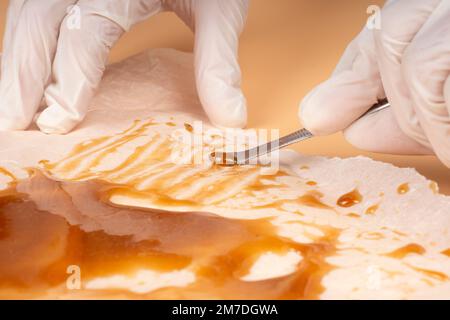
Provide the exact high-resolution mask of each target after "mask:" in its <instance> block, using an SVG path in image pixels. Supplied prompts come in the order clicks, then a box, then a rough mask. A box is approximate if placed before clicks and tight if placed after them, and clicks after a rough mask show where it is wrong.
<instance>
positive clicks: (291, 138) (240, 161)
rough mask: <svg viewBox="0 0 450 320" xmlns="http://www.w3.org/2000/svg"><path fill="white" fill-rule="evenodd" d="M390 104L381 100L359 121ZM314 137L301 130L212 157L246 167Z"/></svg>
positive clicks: (226, 164) (229, 163) (225, 163)
mask: <svg viewBox="0 0 450 320" xmlns="http://www.w3.org/2000/svg"><path fill="white" fill-rule="evenodd" d="M389 107H390V104H389V101H388V100H387V99H384V100H381V101H379V102H378V103H376V104H375V105H373V106H372V107H371V108H370V109H369V110H368V111H367V112H366V113H364V114H363V115H362V116H361V117H359V118H358V119H357V120H359V119H361V118H363V117H366V116H368V115H371V114H374V113H377V112H380V111H381V110H384V109H386V108H389ZM312 137H314V135H313V134H312V133H311V132H309V131H308V130H306V129H300V130H298V131H295V132H293V133H291V134H288V135H287V136H284V137H281V138H280V139H278V140H273V141H271V142H268V143H265V144H262V145H259V146H257V147H254V148H252V149H248V150H243V151H238V152H213V153H211V155H210V157H211V159H213V160H214V162H215V163H216V164H219V165H225V166H233V165H245V164H250V160H252V159H255V158H259V157H261V156H263V155H265V154H268V153H271V152H272V151H275V150H278V149H282V148H284V147H287V146H289V145H291V144H294V143H297V142H300V141H303V140H307V139H309V138H312Z"/></svg>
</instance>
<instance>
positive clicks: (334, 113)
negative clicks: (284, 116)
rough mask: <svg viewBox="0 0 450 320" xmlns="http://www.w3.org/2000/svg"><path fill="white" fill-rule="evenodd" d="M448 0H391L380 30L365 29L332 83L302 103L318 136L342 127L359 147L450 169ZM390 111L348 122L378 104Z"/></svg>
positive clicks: (307, 122)
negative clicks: (432, 157)
mask: <svg viewBox="0 0 450 320" xmlns="http://www.w3.org/2000/svg"><path fill="white" fill-rule="evenodd" d="M449 74H450V1H446V0H427V1H423V0H391V1H388V2H387V3H386V5H385V7H384V8H383V10H382V11H381V28H380V29H379V30H377V29H373V30H369V29H368V28H365V29H364V30H363V31H362V32H361V33H360V34H359V36H358V37H357V38H356V39H355V40H354V41H353V42H352V43H351V44H350V45H349V47H348V48H347V50H346V52H345V53H344V56H343V57H342V59H341V61H340V63H339V64H338V66H337V68H336V70H335V71H334V73H333V75H332V76H331V78H330V79H328V80H327V81H326V82H324V83H322V84H320V85H319V86H318V87H316V88H315V89H314V90H313V91H312V92H311V93H310V94H309V95H307V97H306V98H305V99H304V100H303V101H302V103H301V106H300V110H299V116H300V118H301V121H302V122H303V124H304V125H305V127H306V128H308V129H309V130H311V131H312V132H313V133H315V134H317V135H327V134H331V133H334V132H338V131H340V130H344V134H345V137H346V139H347V140H348V141H349V142H350V143H352V144H353V145H355V146H356V147H358V148H360V149H365V150H369V151H374V152H384V153H394V154H433V153H435V154H436V155H437V156H438V157H439V159H440V160H441V161H442V162H443V163H444V164H445V165H447V166H448V167H450V116H449V113H450V80H449V79H450V78H449ZM386 96H387V98H388V100H389V101H390V103H391V105H392V107H391V108H389V109H387V110H385V111H382V112H380V113H378V114H375V115H370V116H367V117H365V118H363V119H361V120H358V121H357V122H355V123H353V122H354V121H355V120H356V119H358V117H360V116H361V115H362V114H363V113H364V112H365V111H367V110H368V109H369V108H370V106H371V105H373V104H374V103H376V102H377V99H380V98H384V97H386Z"/></svg>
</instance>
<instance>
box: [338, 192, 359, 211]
mask: <svg viewBox="0 0 450 320" xmlns="http://www.w3.org/2000/svg"><path fill="white" fill-rule="evenodd" d="M362 199H363V198H362V195H361V194H360V193H359V191H358V190H357V189H355V190H353V191H352V192H349V193H346V194H344V195H343V196H341V197H340V198H339V199H338V200H337V205H338V206H340V207H343V208H349V207H353V206H354V205H356V204H358V203H360V202H361V201H362Z"/></svg>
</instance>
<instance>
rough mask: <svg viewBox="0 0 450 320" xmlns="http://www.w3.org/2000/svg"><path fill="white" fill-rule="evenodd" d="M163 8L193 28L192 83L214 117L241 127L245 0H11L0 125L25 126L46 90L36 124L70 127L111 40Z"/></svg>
mask: <svg viewBox="0 0 450 320" xmlns="http://www.w3.org/2000/svg"><path fill="white" fill-rule="evenodd" d="M73 5H75V7H72V8H71V6H73ZM166 10H171V11H174V12H175V13H176V14H177V15H178V16H179V17H180V18H181V19H182V20H183V21H184V22H185V23H186V24H187V25H188V26H189V27H191V29H192V30H195V50H194V51H195V52H194V54H195V76H196V83H197V89H198V93H199V97H200V100H201V102H202V104H203V107H204V109H205V111H206V113H207V114H208V116H209V118H210V119H211V121H212V122H213V123H214V124H216V125H218V126H222V127H243V126H245V124H246V121H247V111H246V110H247V109H246V101H245V98H244V95H243V94H242V91H241V88H240V80H241V72H240V68H239V64H238V61H237V51H238V38H239V35H240V33H241V31H242V29H243V26H244V23H245V19H246V14H247V10H248V0H227V1H222V0H45V1H42V0H10V5H9V8H8V15H7V25H6V32H5V38H4V45H3V48H4V54H3V57H2V70H1V81H0V131H1V130H24V129H26V128H27V127H28V126H29V125H30V123H31V122H32V121H33V118H34V117H35V114H36V112H37V110H38V108H39V105H40V102H41V100H42V98H43V96H44V97H45V101H46V104H47V106H48V107H47V108H46V109H45V110H44V111H43V112H42V113H41V114H40V115H39V116H38V117H37V120H36V123H37V125H38V126H39V128H40V129H41V130H42V131H43V132H45V133H67V132H69V131H70V130H72V129H73V128H74V127H75V126H76V125H77V124H78V123H80V122H81V121H82V120H83V118H84V117H85V115H86V112H87V108H88V105H89V102H90V101H91V99H92V98H93V96H94V94H95V92H96V89H97V87H98V85H99V82H100V80H101V78H102V75H103V71H104V69H105V65H106V62H107V58H108V53H109V51H110V49H111V47H112V46H113V45H114V43H115V42H116V41H117V40H118V39H119V37H120V36H121V35H122V34H123V32H125V31H127V30H129V29H130V27H131V26H132V25H134V24H136V23H138V22H140V21H142V20H144V19H146V18H148V17H150V16H152V15H155V14H157V13H159V12H162V11H166ZM68 13H69V14H68ZM77 21H79V23H78V22H77ZM78 24H79V28H78Z"/></svg>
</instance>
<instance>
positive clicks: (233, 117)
mask: <svg viewBox="0 0 450 320" xmlns="http://www.w3.org/2000/svg"><path fill="white" fill-rule="evenodd" d="M205 109H209V110H210V111H209V112H207V113H208V117H209V119H210V120H211V122H212V123H213V124H214V125H215V126H217V127H220V128H236V129H243V128H245V127H246V125H247V107H246V104H245V103H243V101H236V103H235V104H234V105H222V106H220V104H219V105H217V106H215V107H214V108H205Z"/></svg>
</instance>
